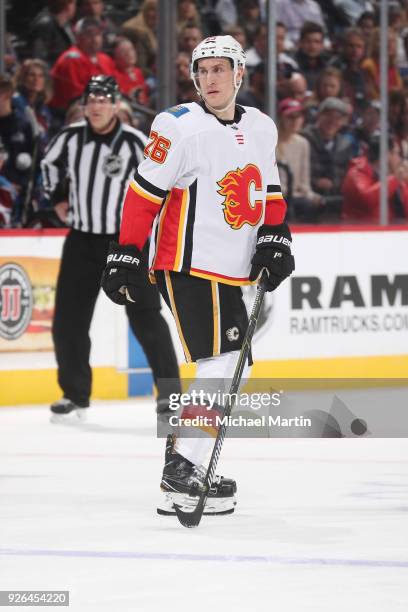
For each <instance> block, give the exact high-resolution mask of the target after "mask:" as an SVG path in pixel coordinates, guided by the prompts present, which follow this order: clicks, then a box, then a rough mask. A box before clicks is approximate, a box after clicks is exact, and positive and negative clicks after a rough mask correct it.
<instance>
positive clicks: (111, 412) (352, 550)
mask: <svg viewBox="0 0 408 612" xmlns="http://www.w3.org/2000/svg"><path fill="white" fill-rule="evenodd" d="M163 450H164V440H158V439H157V438H156V424H155V414H154V404H153V401H152V400H145V401H141V400H129V401H125V402H95V403H94V405H93V408H92V409H91V411H90V413H89V419H88V422H87V423H86V424H82V425H80V424H73V425H53V424H50V423H49V412H48V409H47V407H45V406H42V407H38V406H37V407H28V406H27V407H17V408H0V590H12V589H17V590H28V589H32V590H69V591H70V602H71V603H70V607H69V608H59V609H61V610H62V609H70V610H75V612H94V611H95V612H96V611H98V612H107V611H109V612H127V611H129V612H130V611H132V612H136V611H137V612H139V611H140V612H150V611H154V612H156V611H157V612H162V611H165V610H171V611H174V612H196V611H197V612H201V611H202V612H204V611H205V612H208V611H210V610H211V611H214V612H219V611H220V612H221V611H222V612H223V611H224V610H225V611H226V610H228V611H229V610H231V611H232V612H244V611H245V612H247V611H248V612H249V611H255V612H264V611H265V612H266V611H276V612H308V611H311V612H321V611H322V612H323V611H324V612H400V611H401V612H406V611H407V610H408V522H407V519H408V477H407V476H408V445H407V440H405V439H390V440H387V439H369V438H365V439H325V440H314V439H253V440H251V439H246V440H238V439H228V440H226V442H225V444H224V447H223V452H222V456H221V461H220V465H219V468H220V469H219V472H220V473H223V474H224V475H226V476H231V477H234V478H236V480H237V483H238V507H237V510H236V512H235V514H234V515H232V516H226V517H203V519H202V522H201V525H200V526H199V527H198V528H197V529H193V530H187V529H185V528H183V527H181V526H180V525H179V524H178V522H177V520H176V519H175V518H173V517H160V516H158V515H157V514H156V501H157V499H158V495H159V482H160V476H161V470H162V462H163ZM19 609H22V610H35V609H37V610H39V609H57V608H55V607H52V608H45V607H37V608H28V607H22V608H19Z"/></svg>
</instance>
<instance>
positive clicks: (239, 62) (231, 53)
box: [190, 35, 246, 81]
mask: <svg viewBox="0 0 408 612" xmlns="http://www.w3.org/2000/svg"><path fill="white" fill-rule="evenodd" d="M209 57H226V58H228V59H230V60H231V61H232V64H233V69H234V74H236V73H237V70H238V67H239V66H242V68H245V60H246V56H245V51H244V50H243V48H242V47H241V45H240V44H239V42H238V41H237V40H235V38H233V37H232V36H229V35H226V36H210V37H209V38H205V39H204V40H202V41H201V42H200V43H199V44H198V45H197V46H196V48H195V49H194V51H193V54H192V56H191V65H190V75H191V78H192V79H193V81H194V80H195V75H196V73H197V68H198V60H200V59H204V58H209Z"/></svg>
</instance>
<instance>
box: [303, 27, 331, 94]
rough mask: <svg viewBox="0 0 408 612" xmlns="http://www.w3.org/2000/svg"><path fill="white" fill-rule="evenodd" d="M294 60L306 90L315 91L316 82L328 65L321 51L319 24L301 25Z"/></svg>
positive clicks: (321, 35)
mask: <svg viewBox="0 0 408 612" xmlns="http://www.w3.org/2000/svg"><path fill="white" fill-rule="evenodd" d="M295 60H296V61H297V63H298V66H299V70H300V72H301V73H302V74H303V75H304V77H305V79H306V81H307V86H308V88H309V89H310V90H313V89H315V87H316V81H317V79H318V77H319V75H320V74H321V73H322V72H323V70H324V68H325V67H326V65H327V63H328V58H327V56H326V55H325V53H324V51H323V28H322V27H321V26H320V25H319V24H317V23H313V22H310V21H307V22H306V23H304V24H303V26H302V30H301V32H300V39H299V49H298V51H297V52H296V53H295Z"/></svg>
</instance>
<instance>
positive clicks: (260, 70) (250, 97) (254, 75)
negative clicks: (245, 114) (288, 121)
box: [237, 62, 265, 112]
mask: <svg viewBox="0 0 408 612" xmlns="http://www.w3.org/2000/svg"><path fill="white" fill-rule="evenodd" d="M237 102H238V104H242V105H244V106H254V107H255V108H259V110H260V111H262V112H264V111H265V64H264V63H263V62H261V63H260V64H257V65H256V66H255V68H254V69H253V70H252V72H251V74H250V76H249V88H248V89H245V90H244V91H240V92H239V93H238V96H237Z"/></svg>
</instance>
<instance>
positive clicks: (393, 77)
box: [362, 28, 402, 99]
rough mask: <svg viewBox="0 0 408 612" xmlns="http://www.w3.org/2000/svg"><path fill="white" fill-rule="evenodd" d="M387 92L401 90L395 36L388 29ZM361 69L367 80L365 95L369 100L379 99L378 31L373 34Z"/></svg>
mask: <svg viewBox="0 0 408 612" xmlns="http://www.w3.org/2000/svg"><path fill="white" fill-rule="evenodd" d="M387 50H388V90H393V89H401V88H402V80H401V77H400V75H399V72H398V68H397V35H396V34H395V32H394V30H392V29H391V28H389V29H388V47H387ZM362 68H363V70H364V73H365V76H366V80H367V95H368V97H369V98H371V99H378V98H379V97H380V30H379V28H376V29H375V30H374V32H373V35H372V38H371V42H370V46H369V48H368V57H367V58H366V59H365V60H364V61H363V63H362Z"/></svg>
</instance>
